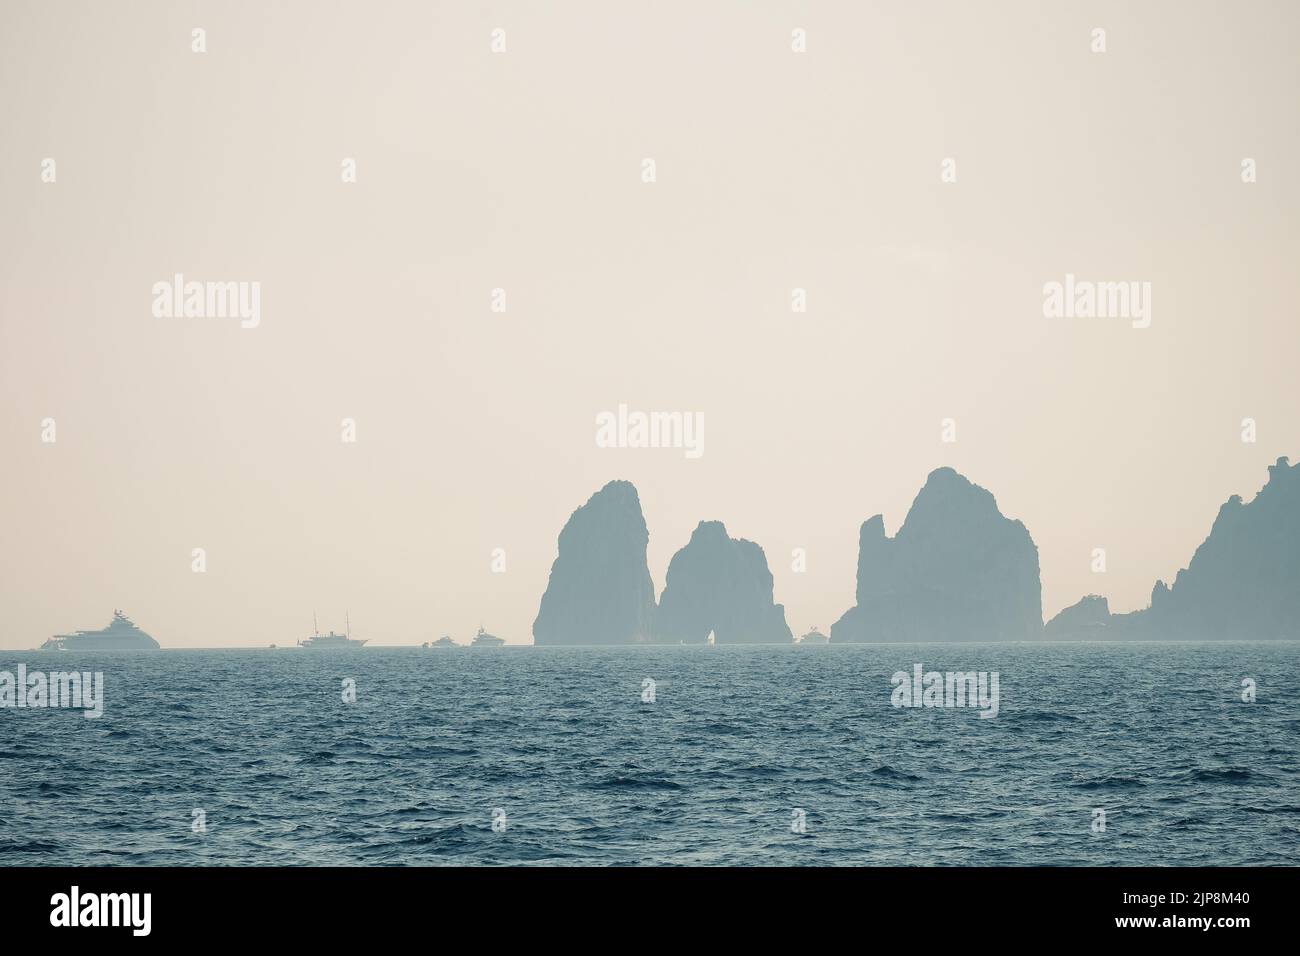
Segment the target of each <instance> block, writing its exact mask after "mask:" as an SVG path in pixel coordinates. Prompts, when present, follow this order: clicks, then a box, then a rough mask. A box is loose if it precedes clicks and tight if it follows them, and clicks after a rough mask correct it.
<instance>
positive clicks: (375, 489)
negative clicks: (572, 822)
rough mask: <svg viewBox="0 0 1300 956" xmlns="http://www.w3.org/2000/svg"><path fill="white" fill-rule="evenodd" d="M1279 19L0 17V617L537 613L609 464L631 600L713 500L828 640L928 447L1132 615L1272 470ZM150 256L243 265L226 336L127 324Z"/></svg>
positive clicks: (1071, 15)
mask: <svg viewBox="0 0 1300 956" xmlns="http://www.w3.org/2000/svg"><path fill="white" fill-rule="evenodd" d="M196 27H198V28H203V29H204V30H206V48H207V52H205V53H194V52H192V50H191V45H192V34H191V31H192V29H193V28H196ZM1097 27H1100V28H1103V29H1104V30H1105V45H1106V51H1105V52H1104V53H1094V52H1092V50H1091V47H1092V46H1093V44H1094V39H1093V32H1092V31H1093V29H1094V28H1097ZM496 28H500V29H502V30H504V31H505V40H506V51H505V52H504V53H493V52H492V49H491V44H492V31H493V30H494V29H496ZM796 28H800V29H804V30H806V31H807V34H806V35H807V50H806V52H805V53H795V52H793V51H792V49H791V43H792V33H791V31H792V30H794V29H796ZM1297 28H1300V6H1297V5H1296V4H1295V3H1291V2H1278V3H1263V2H1250V3H1243V4H1223V3H1217V4H1205V3H1187V2H1169V3H1155V2H1144V3H1141V4H1133V3H1063V2H1062V3H1052V2H1040V0H1033V2H1023V3H1010V2H996V3H984V4H972V3H967V2H952V3H915V2H897V3H872V4H867V3H859V2H847V0H846V2H840V3H830V2H820V3H811V2H810V3H776V2H771V3H758V2H751V0H736V2H708V3H699V2H682V3H674V2H657V3H646V4H632V3H604V2H591V3H579V2H537V0H528V2H519V3H491V4H470V3H428V2H421V3H414V2H413V3H395V2H383V3H374V4H353V3H347V4H344V3H326V2H311V3H308V2H303V3H276V4H263V3H254V2H221V3H216V2H212V3H177V2H166V3H164V2H133V3H129V4H126V3H102V2H84V3H62V2H56V3H52V2H44V0H41V2H25V0H22V2H16V0H6V2H5V3H4V4H3V5H0V131H3V132H0V388H2V391H3V404H2V405H0V447H3V449H4V450H5V456H4V460H3V467H0V487H2V488H3V494H2V495H0V621H3V624H2V625H0V646H3V647H9V648H24V647H32V646H35V645H37V644H39V643H40V642H41V641H43V640H44V639H45V638H46V637H48V636H49V635H50V634H52V633H55V632H66V631H69V630H72V629H75V628H89V627H99V626H102V625H103V624H105V623H106V622H107V620H108V618H109V615H110V612H111V610H112V609H113V608H114V607H122V608H124V609H125V610H126V611H127V612H128V613H129V614H131V615H132V616H133V617H134V618H135V619H136V621H137V622H138V623H139V624H140V625H141V626H142V627H144V628H145V629H146V630H147V631H149V632H150V633H152V634H153V635H154V636H155V637H157V638H158V639H159V641H160V642H161V643H162V644H163V645H164V646H213V645H224V644H263V645H264V644H268V643H280V644H285V643H292V642H293V641H294V640H296V639H298V638H301V637H304V636H306V635H307V634H308V633H309V632H310V627H311V616H312V611H313V610H316V611H317V612H318V613H319V615H320V621H321V625H322V627H327V626H334V627H339V628H341V626H342V624H343V616H344V611H345V610H349V611H350V612H351V618H352V626H353V633H354V634H355V635H356V636H360V637H367V638H369V639H370V640H371V641H372V642H374V643H415V642H420V641H425V640H430V639H432V638H434V637H437V636H438V635H440V634H442V633H444V632H445V633H450V634H452V635H453V636H454V637H456V638H458V639H459V640H466V639H467V638H468V637H469V636H471V635H472V633H473V631H474V629H475V628H476V627H477V626H478V625H479V624H480V622H481V623H483V624H484V625H485V626H487V627H488V629H489V630H491V631H493V632H494V633H497V634H500V635H501V636H503V637H505V638H507V639H508V640H510V641H511V642H527V641H529V640H531V624H532V620H533V617H534V616H535V614H536V612H537V606H538V602H539V600H540V597H541V594H542V591H543V590H544V588H545V586H546V579H547V574H548V572H549V569H550V565H551V562H552V561H553V560H554V557H555V544H556V535H557V534H558V533H559V530H560V528H561V526H562V525H563V524H564V522H565V520H566V519H567V518H568V516H569V514H570V513H571V512H572V511H573V509H574V508H576V507H577V506H579V505H580V504H582V503H583V502H584V501H586V499H587V498H588V496H589V495H591V493H592V492H594V491H595V490H596V489H597V488H599V487H600V486H601V485H603V484H604V483H605V482H606V481H608V480H610V479H612V478H627V479H629V480H631V481H633V482H634V483H635V484H636V486H637V488H638V489H639V490H640V494H641V501H642V504H643V507H644V510H645V516H646V521H647V523H648V524H649V527H650V569H651V574H652V576H653V578H654V581H655V585H656V588H657V589H659V588H662V586H663V577H664V571H665V569H666V567H667V564H668V561H669V559H670V557H671V556H672V554H673V552H674V551H675V550H677V549H678V548H680V547H682V546H683V545H684V544H685V543H686V541H687V539H688V537H689V535H690V532H691V530H692V529H693V528H694V526H695V525H696V523H697V522H698V521H700V520H701V519H719V520H722V521H724V522H725V523H726V526H727V528H728V530H729V531H730V533H731V534H732V535H733V536H738V537H746V538H750V539H752V540H754V541H757V542H758V543H760V544H761V545H762V546H763V547H764V549H765V550H766V552H767V555H768V560H769V563H770V564H771V566H772V570H773V573H774V574H775V576H776V596H777V600H778V601H782V602H784V604H785V605H786V609H787V615H788V618H789V621H790V625H791V627H792V628H793V629H794V630H795V633H796V634H798V633H801V632H802V631H804V630H806V629H807V628H808V627H810V626H812V625H819V626H821V627H822V628H823V629H826V628H828V627H829V626H830V624H831V623H832V622H833V621H834V620H835V619H836V618H837V617H838V616H839V615H840V614H841V613H843V612H844V611H845V610H846V609H847V608H848V607H849V606H850V605H851V604H852V603H853V595H854V584H855V582H854V574H855V565H856V558H857V536H858V527H859V525H860V524H861V522H862V521H863V520H864V519H866V518H868V517H870V516H871V515H873V514H876V513H883V514H884V516H885V524H886V527H887V528H888V529H889V531H890V532H891V533H893V531H895V530H896V529H897V527H898V525H899V524H900V523H901V522H902V520H903V517H904V515H905V514H906V511H907V508H908V506H909V505H910V503H911V501H912V499H913V497H914V496H915V495H916V492H917V490H918V489H919V488H920V486H921V484H922V483H923V481H924V480H925V476H926V475H927V473H928V472H929V471H930V470H932V469H933V468H935V467H938V466H940V465H951V466H953V467H955V468H957V469H958V470H959V471H961V472H962V473H963V474H965V475H967V476H968V477H969V478H970V479H971V480H973V481H975V482H977V483H979V484H981V485H983V486H985V487H986V488H988V489H990V490H991V491H992V492H993V493H994V495H995V496H996V497H997V500H998V504H999V506H1000V507H1001V509H1002V511H1003V513H1004V514H1007V515H1009V516H1011V517H1015V518H1019V519H1021V520H1023V521H1024V522H1025V524H1026V525H1027V526H1028V528H1029V530H1030V532H1031V533H1032V535H1033V538H1034V540H1035V542H1036V543H1037V545H1038V548H1039V553H1040V559H1041V564H1042V576H1043V608H1044V611H1045V613H1046V614H1047V615H1049V616H1050V615H1051V614H1054V613H1055V612H1056V611H1057V610H1059V609H1060V608H1061V607H1063V606H1065V605H1067V604H1070V603H1073V602H1074V601H1075V600H1076V599H1077V598H1079V597H1080V596H1081V595H1083V594H1085V593H1088V592H1098V593H1103V594H1106V595H1108V596H1109V597H1110V598H1111V603H1112V607H1113V608H1115V609H1117V610H1129V609H1132V608H1136V607H1141V606H1144V605H1145V604H1146V603H1147V601H1148V598H1149V595H1150V590H1151V586H1152V584H1153V583H1154V581H1155V580H1156V579H1157V578H1165V579H1167V580H1168V579H1170V578H1171V577H1172V576H1173V575H1174V574H1175V573H1176V572H1177V570H1178V569H1179V568H1180V567H1182V566H1184V565H1185V564H1186V563H1187V561H1188V559H1189V558H1190V556H1191V554H1192V551H1193V550H1194V548H1195V547H1196V545H1197V544H1198V543H1199V542H1200V541H1201V540H1202V539H1203V538H1204V537H1205V534H1206V532H1207V531H1208V529H1209V527H1210V524H1211V522H1212V521H1213V518H1214V516H1215V513H1216V511H1217V509H1218V507H1219V505H1220V504H1221V503H1222V502H1223V501H1224V500H1225V499H1226V498H1227V497H1228V496H1229V495H1232V494H1242V495H1243V496H1245V497H1246V498H1249V497H1250V496H1251V495H1253V494H1254V493H1255V492H1256V491H1257V490H1258V489H1259V487H1260V486H1261V485H1262V484H1263V482H1264V480H1265V478H1266V473H1265V466H1266V465H1267V464H1268V463H1270V462H1272V461H1273V460H1274V459H1275V458H1276V457H1278V456H1279V455H1290V456H1292V457H1293V458H1294V457H1296V456H1297V455H1300V422H1298V421H1297V417H1296V411H1297V408H1300V379H1298V376H1297V370H1296V365H1297V357H1298V356H1300V348H1298V346H1300V331H1297V305H1296V303H1297V301H1300V278H1297V275H1298V273H1297V268H1296V264H1297V262H1300V241H1298V228H1297V223H1300V215H1298V213H1300V189H1298V187H1297V170H1298V169H1300V166H1298V162H1300V122H1297V103H1298V102H1300V57H1298V56H1297V54H1296V51H1295V37H1296V35H1297ZM348 157H351V158H353V159H355V161H356V170H357V181H356V182H355V183H344V182H342V175H341V170H342V163H343V161H344V159H345V158H348ZM646 158H652V159H653V160H654V161H655V171H656V176H657V181H656V182H654V183H652V184H648V183H645V182H643V181H642V170H643V167H642V161H643V160H644V159H646ZM945 158H952V159H953V160H955V164H956V165H955V169H956V174H957V179H956V182H942V181H941V175H940V174H941V169H942V167H941V164H942V162H943V160H944V159H945ZM1244 158H1251V159H1253V160H1254V161H1255V168H1256V171H1257V181H1256V182H1253V183H1244V182H1243V181H1242V160H1243V159H1244ZM45 159H53V160H55V167H54V169H55V173H56V178H55V181H54V182H45V181H43V178H42V174H43V169H44V167H43V160H45ZM178 272H179V273H183V274H184V276H185V277H186V278H187V279H189V280H199V281H237V282H259V283H260V284H261V285H260V288H261V317H260V324H259V325H258V326H257V327H256V328H249V329H245V328H241V327H240V324H239V321H238V320H237V319H229V318H225V319H222V318H203V319H200V318H183V317H178V318H159V317H156V316H155V315H154V314H153V311H152V306H153V292H152V289H153V285H154V283H155V282H159V281H160V280H169V279H170V278H171V277H172V275H173V274H174V273H178ZM1066 274H1073V275H1075V276H1077V277H1079V278H1080V279H1087V280H1097V281H1137V282H1150V283H1151V290H1152V291H1151V307H1152V309H1151V325H1150V327H1149V328H1145V329H1136V328H1133V326H1132V324H1131V323H1130V322H1129V321H1127V320H1125V319H1122V318H1106V319H1084V318H1071V319H1065V318H1051V319H1049V318H1046V317H1044V313H1043V299H1044V296H1043V285H1044V283H1046V282H1050V281H1064V278H1065V276H1066ZM494 288H502V289H504V290H506V303H507V311H506V312H505V313H494V312H493V311H491V308H490V305H491V294H492V290H493V289H494ZM794 288H804V289H806V290H807V302H808V308H807V312H806V313H795V312H792V310H791V290H792V289H794ZM620 403H626V404H628V405H629V406H630V407H631V408H633V409H640V410H646V411H685V412H697V413H701V414H703V416H704V419H705V425H706V427H705V441H704V454H703V456H702V457H701V458H699V459H697V460H691V459H688V458H687V457H686V456H685V455H684V454H683V452H682V451H681V450H674V449H606V448H598V447H596V443H595V418H596V415H597V414H598V413H600V412H602V411H610V410H615V409H617V407H618V405H619V404H620ZM1246 417H1251V418H1254V419H1255V420H1256V422H1257V429H1258V433H1257V434H1258V440H1257V441H1256V442H1255V443H1246V442H1243V441H1242V440H1241V432H1242V426H1241V422H1242V419H1243V418H1246ZM46 418H52V419H54V421H55V427H56V438H57V440H56V441H55V442H53V443H49V442H43V441H42V420H43V419H46ZM344 418H353V419H355V421H356V439H357V440H356V441H355V443H345V442H344V441H342V440H341V420H342V419H344ZM944 418H952V419H954V420H955V422H956V437H957V440H956V441H955V442H952V443H945V442H943V441H941V421H942V420H943V419H944ZM1096 547H1104V548H1105V549H1106V555H1107V571H1106V573H1105V574H1094V573H1093V572H1092V570H1091V563H1092V551H1093V549H1094V548H1096ZM194 548H203V549H205V551H206V556H207V570H206V572H205V573H202V574H197V573H194V572H193V571H192V570H191V560H192V559H191V554H192V549H194ZM494 548H503V549H505V555H506V571H505V573H493V571H492V566H491V563H492V551H493V549H494ZM794 548H805V549H806V551H807V555H808V570H807V572H806V573H803V574H796V573H793V572H792V570H791V551H792V549H794Z"/></svg>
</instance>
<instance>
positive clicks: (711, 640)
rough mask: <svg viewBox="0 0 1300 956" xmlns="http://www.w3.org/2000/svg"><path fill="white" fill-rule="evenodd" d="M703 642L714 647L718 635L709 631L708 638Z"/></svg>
mask: <svg viewBox="0 0 1300 956" xmlns="http://www.w3.org/2000/svg"><path fill="white" fill-rule="evenodd" d="M705 643H706V644H708V645H709V647H716V646H717V643H718V636H717V635H716V634H715V633H713V631H709V637H708V640H706V641H705Z"/></svg>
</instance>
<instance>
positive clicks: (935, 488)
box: [831, 468, 1043, 643]
mask: <svg viewBox="0 0 1300 956" xmlns="http://www.w3.org/2000/svg"><path fill="white" fill-rule="evenodd" d="M1042 633H1043V605H1042V590H1041V585H1040V582H1039V573H1038V548H1037V547H1036V546H1035V545H1034V541H1033V538H1031V537H1030V536H1029V532H1028V531H1027V530H1026V529H1025V526H1024V525H1023V524H1021V523H1020V522H1019V521H1013V520H1011V519H1010V518H1006V517H1003V515H1002V513H1001V512H1000V511H999V510H998V506H997V502H996V501H995V500H994V498H993V495H992V494H990V493H989V492H988V491H986V490H985V489H983V488H981V487H980V486H979V485H976V484H972V483H971V482H970V481H968V480H966V479H965V478H964V477H962V476H961V475H959V474H957V472H955V471H953V470H952V469H951V468H939V469H937V470H935V471H933V472H931V473H930V476H929V478H927V479H926V482H925V486H924V487H923V488H922V489H921V491H920V494H918V495H917V496H916V500H915V501H913V502H912V507H911V509H910V510H909V511H908V513H907V518H906V520H904V522H903V526H902V527H901V528H900V529H899V530H898V533H897V534H896V535H895V536H894V537H893V538H889V537H886V535H885V523H884V519H883V518H882V517H881V516H880V515H876V516H875V517H873V518H871V519H869V520H868V521H866V522H865V523H863V525H862V530H861V532H860V534H859V536H858V588H857V605H856V606H855V607H853V608H850V609H849V610H848V611H847V612H846V613H845V614H844V616H843V617H841V618H840V619H839V620H838V621H837V622H836V623H835V625H834V626H833V627H832V628H831V642H832V643H845V642H866V641H998V640H1036V639H1038V638H1040V637H1041V636H1042Z"/></svg>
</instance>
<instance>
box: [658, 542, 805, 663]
mask: <svg viewBox="0 0 1300 956" xmlns="http://www.w3.org/2000/svg"><path fill="white" fill-rule="evenodd" d="M710 631H713V632H714V634H715V640H716V641H717V643H719V644H738V643H742V644H775V643H779V644H789V643H790V642H791V641H793V640H794V635H793V634H791V632H790V627H789V625H788V624H786V620H785V608H784V607H783V606H782V605H780V604H775V603H773V600H772V572H771V571H769V570H768V567H767V558H766V556H765V555H764V554H763V549H762V548H760V547H759V546H758V545H756V544H755V543H754V542H752V541H745V540H743V539H736V538H731V537H728V536H727V529H726V528H725V527H724V526H723V524H722V522H720V521H701V522H700V523H699V525H698V526H697V527H696V529H695V531H694V532H693V533H692V534H691V540H690V542H689V543H687V545H686V547H684V548H682V549H681V550H680V551H678V552H677V553H676V554H675V555H673V559H672V561H671V562H669V564H668V576H667V579H666V581H665V582H664V591H663V594H662V595H661V596H660V599H659V610H658V612H657V613H656V616H655V640H656V641H660V642H663V643H669V644H676V643H678V642H679V641H682V642H685V643H687V644H698V643H702V642H703V641H705V640H706V639H707V638H708V636H709V632H710Z"/></svg>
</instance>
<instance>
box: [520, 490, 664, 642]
mask: <svg viewBox="0 0 1300 956" xmlns="http://www.w3.org/2000/svg"><path fill="white" fill-rule="evenodd" d="M649 541H650V534H649V532H648V531H647V530H646V523H645V518H644V516H643V515H642V514H641V499H640V498H639V497H638V496H637V493H636V488H635V487H634V486H633V485H632V483H631V482H628V481H611V482H610V483H609V484H607V485H606V486H605V487H604V488H602V489H600V491H598V492H596V493H595V494H594V495H592V496H591V498H590V499H589V500H588V501H587V503H586V504H585V505H583V506H582V507H581V508H579V509H578V510H577V511H575V512H574V513H573V514H572V515H571V516H570V518H569V520H568V523H566V524H565V526H564V530H562V531H561V532H560V543H559V556H558V557H556V559H555V563H554V564H552V565H551V577H550V581H549V583H548V584H547V586H546V593H545V594H543V595H542V605H541V608H540V609H539V610H538V612H537V620H536V621H534V622H533V641H534V643H536V644H632V643H636V642H639V641H646V640H649V638H650V633H651V628H652V621H653V617H654V609H655V591H654V584H653V583H652V582H651V580H650V568H649V565H648V564H647V563H646V545H647V544H648V543H649Z"/></svg>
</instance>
